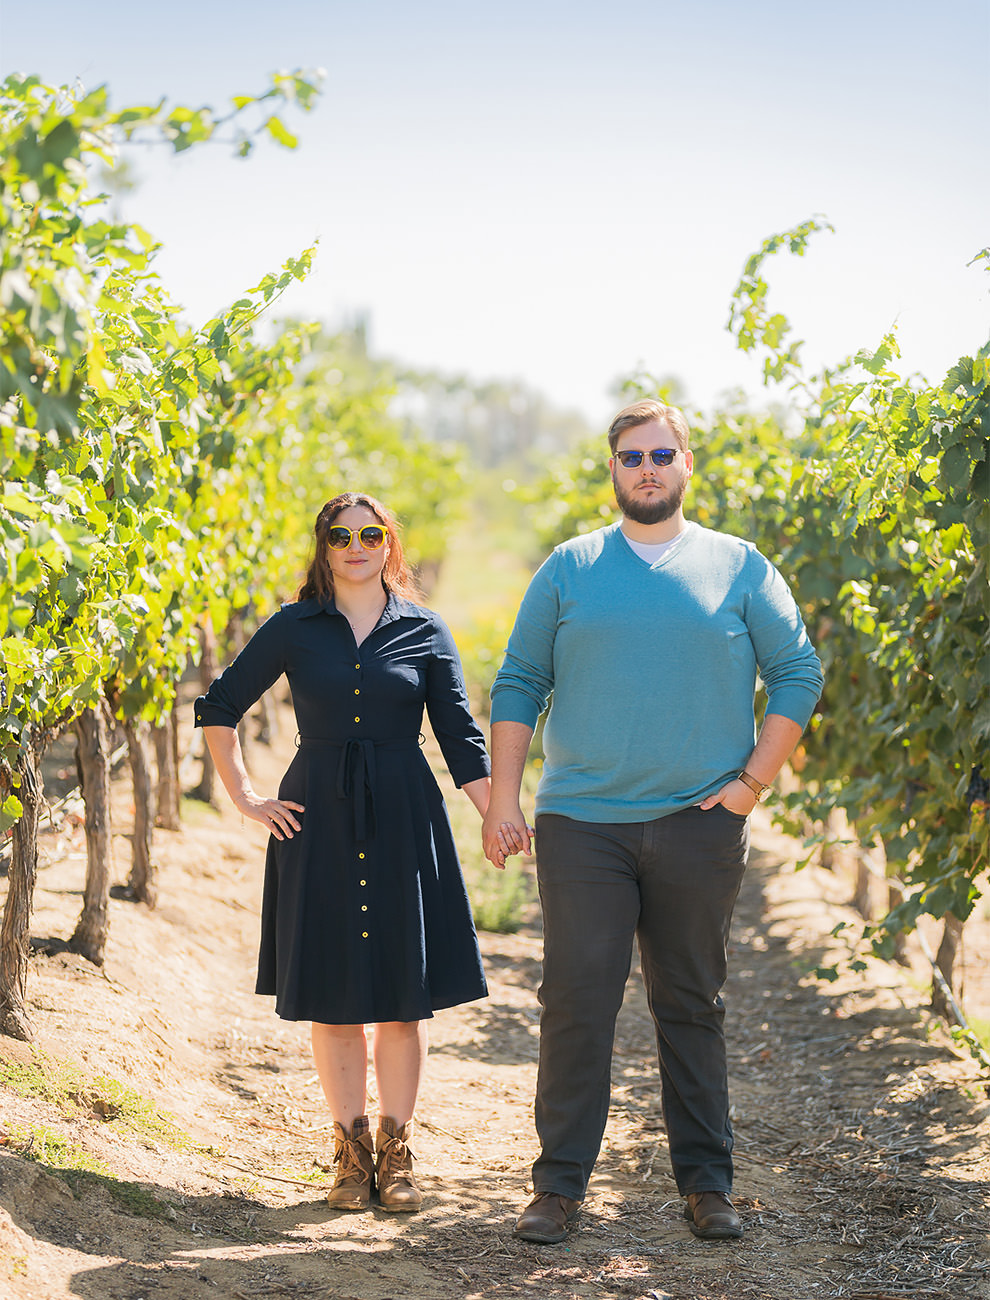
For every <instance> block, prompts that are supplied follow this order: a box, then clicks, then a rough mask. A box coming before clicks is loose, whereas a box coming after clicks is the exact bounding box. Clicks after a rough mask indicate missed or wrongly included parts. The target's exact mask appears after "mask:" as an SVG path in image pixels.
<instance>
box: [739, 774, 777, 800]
mask: <svg viewBox="0 0 990 1300" xmlns="http://www.w3.org/2000/svg"><path fill="white" fill-rule="evenodd" d="M738 779H739V780H740V781H742V783H743V785H748V786H749V788H750V789H751V790H752V791H753V793H754V794H755V795H756V801H757V803H759V801H760V800H761V799H762V798H763V796H764V795H765V794H766V792H767V791H768V790H769V789H770V787H769V786H768V785H764V784H763V782H762V781H758V780H757V779H756V777H755V776H753V775H752V773H751V772H740V773H739V778H738Z"/></svg>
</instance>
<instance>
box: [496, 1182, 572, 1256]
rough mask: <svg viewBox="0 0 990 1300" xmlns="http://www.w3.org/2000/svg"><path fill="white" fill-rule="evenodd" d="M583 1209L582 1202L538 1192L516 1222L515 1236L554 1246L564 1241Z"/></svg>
mask: <svg viewBox="0 0 990 1300" xmlns="http://www.w3.org/2000/svg"><path fill="white" fill-rule="evenodd" d="M580 1208H581V1202H580V1201H572V1200H571V1199H570V1198H569V1197H567V1196H558V1194H557V1193H556V1192H537V1194H536V1196H534V1198H533V1199H532V1201H530V1203H529V1205H527V1206H526V1208H525V1210H523V1212H522V1214H520V1216H519V1218H518V1219H517V1220H516V1226H515V1228H513V1230H512V1231H513V1235H514V1236H516V1237H522V1239H523V1241H539V1242H542V1243H543V1244H544V1245H547V1246H549V1245H552V1244H553V1243H554V1242H555V1241H563V1240H564V1238H565V1237H566V1236H567V1228H568V1225H569V1224H570V1222H571V1220H572V1219H573V1218H574V1216H575V1215H576V1214H577V1212H578V1210H579V1209H580Z"/></svg>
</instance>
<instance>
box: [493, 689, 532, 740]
mask: <svg viewBox="0 0 990 1300" xmlns="http://www.w3.org/2000/svg"><path fill="white" fill-rule="evenodd" d="M541 712H542V710H541V708H540V706H539V705H538V704H537V703H536V701H535V700H534V699H533V698H532V697H531V696H529V695H526V694H525V692H523V691H517V690H513V689H512V688H511V687H508V686H500V687H498V688H497V689H496V690H494V691H492V707H491V713H490V715H489V716H490V718H491V721H492V722H522V723H524V724H525V725H526V726H527V727H532V728H533V729H534V731H535V729H536V724H537V722H539V720H540V713H541Z"/></svg>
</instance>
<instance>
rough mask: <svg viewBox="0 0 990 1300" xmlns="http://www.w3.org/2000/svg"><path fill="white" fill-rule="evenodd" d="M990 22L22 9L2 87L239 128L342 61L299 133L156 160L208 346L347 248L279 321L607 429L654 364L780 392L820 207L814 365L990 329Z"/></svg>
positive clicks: (931, 13) (463, 11)
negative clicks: (253, 107) (240, 103)
mask: <svg viewBox="0 0 990 1300" xmlns="http://www.w3.org/2000/svg"><path fill="white" fill-rule="evenodd" d="M988 34H990V0H943V3H942V4H940V5H935V4H933V3H931V0H830V3H829V4H827V5H802V4H795V3H793V0H748V2H747V3H743V2H742V0H695V3H686V2H683V3H673V2H671V0H654V2H653V3H649V2H648V0H609V2H608V3H589V2H588V0H498V3H489V4H480V3H471V2H470V0H415V3H414V2H413V0H408V2H406V3H400V2H399V0H349V2H344V0H280V2H279V3H277V4H267V5H263V4H259V3H257V2H256V0H238V3H236V4H235V3H232V2H230V0H198V3H196V4H193V3H190V2H189V0H171V2H170V3H168V4H161V5H159V4H141V3H135V0H126V2H124V0H103V2H102V3H101V0H88V2H84V3H80V2H79V0H45V3H44V4H43V5H42V6H41V7H40V8H39V7H37V6H31V5H27V4H15V3H14V0H6V3H5V5H4V12H3V17H2V25H0V72H2V73H4V74H6V73H7V72H9V71H12V70H18V71H23V72H35V73H37V74H39V75H40V76H41V78H42V80H44V81H48V82H51V83H54V84H58V83H64V82H71V81H73V80H75V79H76V78H79V79H80V80H81V81H82V82H83V84H84V85H85V86H86V87H88V88H91V87H93V86H95V85H98V84H100V83H102V82H106V83H108V84H109V86H110V89H111V92H112V99H113V103H114V105H115V106H118V107H119V106H123V105H125V104H128V103H148V102H153V101H154V100H156V99H157V98H158V97H159V96H161V95H163V94H166V95H168V96H169V97H170V98H171V99H172V100H174V101H178V102H180V103H188V104H190V105H193V106H197V107H198V106H200V105H202V104H210V105H212V106H214V107H215V108H222V107H225V106H226V103H227V100H228V99H229V96H231V95H233V94H243V93H254V92H256V91H260V90H261V89H262V88H264V86H265V85H266V84H267V76H268V74H269V73H270V72H271V71H273V70H276V69H279V68H284V69H291V68H297V67H323V68H325V69H326V72H327V79H326V82H325V90H324V94H323V96H322V98H321V101H320V103H319V105H318V107H317V109H316V110H315V112H313V113H312V114H309V115H303V114H301V113H295V112H291V111H290V112H286V113H285V114H283V118H284V120H285V121H286V123H287V125H288V126H289V127H290V129H292V130H294V131H295V132H296V133H297V134H298V135H299V136H300V139H301V146H300V148H299V149H298V150H297V151H296V152H294V153H286V152H283V151H281V150H278V149H276V148H275V147H268V146H266V147H263V148H261V149H259V150H258V151H257V152H256V154H255V155H254V156H253V157H252V158H251V159H249V160H247V161H246V162H239V161H237V160H235V159H233V158H232V157H231V156H230V151H229V150H227V149H225V148H224V147H223V146H221V145H215V146H212V145H211V146H207V147H206V148H202V149H197V150H195V151H193V152H192V153H191V154H190V155H187V156H185V157H182V158H178V159H173V158H170V157H169V156H168V155H167V154H166V152H165V150H163V149H161V148H148V149H145V150H143V151H142V152H141V153H140V155H139V156H138V157H137V158H136V160H135V166H136V169H137V171H138V174H139V176H140V179H141V185H140V188H139V189H138V190H137V192H136V193H135V194H134V195H133V196H132V197H131V198H129V199H128V200H127V201H126V202H125V206H124V214H125V216H127V217H128V218H130V219H132V220H136V221H140V222H141V223H142V224H144V225H146V226H147V227H148V228H149V229H150V230H151V231H152V233H153V234H154V235H155V236H156V238H158V239H160V240H162V241H163V243H164V245H165V248H164V251H163V252H162V254H161V257H160V260H159V270H160V272H161V274H162V277H163V279H164V280H165V283H166V285H167V286H168V287H169V290H170V292H171V293H172V296H173V297H174V298H175V299H176V300H178V301H179V302H181V303H182V304H183V305H184V306H185V307H186V309H187V313H186V314H187V315H188V317H189V318H190V319H191V320H192V321H193V322H194V323H201V322H202V320H204V319H206V318H207V317H209V316H210V315H212V314H214V313H215V312H216V311H217V310H218V309H219V308H220V307H221V306H222V305H223V304H225V303H226V302H228V301H231V300H232V299H234V298H235V297H237V296H238V295H239V294H240V292H241V291H242V290H243V289H245V288H247V287H248V286H250V285H252V284H254V283H256V282H257V280H259V279H260V278H261V276H262V275H263V274H264V273H265V272H267V271H269V270H273V269H276V268H277V267H278V266H279V265H280V264H281V263H282V262H283V261H284V260H285V259H286V258H287V257H290V256H292V255H294V254H296V253H297V252H299V251H300V250H301V249H302V248H303V247H305V246H306V245H308V244H310V243H312V242H313V241H314V240H315V239H316V238H319V240H320V253H319V256H318V260H317V268H316V271H315V273H314V274H313V276H312V277H311V279H310V280H309V281H308V282H307V283H306V284H305V285H304V286H300V287H299V288H297V289H294V290H293V291H292V292H291V294H290V295H287V296H286V298H285V299H283V308H284V310H287V311H290V312H292V313H293V314H297V315H303V316H307V317H320V318H323V319H326V320H327V321H329V322H330V323H331V324H336V323H339V322H340V321H341V320H342V319H343V318H345V317H346V316H348V315H350V316H353V315H354V314H355V313H357V312H360V311H366V312H368V313H369V314H370V318H371V341H372V346H373V347H374V349H375V350H376V351H377V352H380V353H386V354H389V355H393V356H395V357H397V358H399V359H401V360H403V361H406V362H409V363H413V364H417V365H422V366H430V367H435V368H439V369H442V370H457V371H467V372H469V373H471V374H472V375H474V376H476V377H478V378H490V377H495V376H498V377H518V378H521V379H523V380H525V381H526V382H527V383H529V384H531V385H533V386H535V387H537V388H540V389H542V390H543V391H544V392H545V393H547V395H548V396H550V397H551V398H552V399H553V400H554V401H555V402H557V403H559V404H561V405H565V406H574V407H577V408H579V409H580V410H582V411H583V412H584V413H585V414H586V415H587V416H588V417H589V418H591V419H592V420H594V421H596V422H600V421H603V420H605V419H606V418H607V417H608V416H609V414H610V413H611V411H612V408H613V406H614V402H613V399H612V398H610V397H609V396H608V391H607V390H608V387H609V385H610V384H611V383H612V382H613V381H614V379H615V378H616V376H618V375H620V374H623V373H625V372H627V371H629V370H630V369H632V368H634V367H636V366H638V365H640V364H643V365H645V366H646V367H647V368H649V369H650V370H652V371H654V372H656V373H660V374H669V373H673V374H676V375H678V376H680V377H681V378H682V380H683V381H684V383H685V384H686V387H687V390H688V394H689V399H690V402H691V404H693V405H699V406H702V407H709V406H710V405H711V404H712V403H713V402H714V401H715V400H716V398H717V396H718V394H719V393H721V392H722V391H724V390H726V389H728V388H733V387H737V386H742V387H744V388H746V389H747V390H749V391H750V392H752V393H758V392H759V365H758V363H757V362H756V361H754V360H753V359H751V358H746V357H744V356H743V355H742V354H741V353H738V352H736V351H735V349H734V346H733V343H732V340H731V338H730V336H729V335H728V334H727V333H726V331H725V329H724V325H725V321H726V318H727V315H728V303H729V296H730V294H731V291H732V289H733V287H734V285H735V283H736V280H737V278H738V276H739V273H740V271H741V269H742V266H743V263H744V262H745V259H746V258H747V256H748V255H749V254H750V253H751V252H753V251H755V249H756V248H758V246H759V245H760V243H761V242H762V241H763V239H765V238H766V237H767V236H768V235H770V234H773V233H775V232H778V231H782V230H785V229H787V228H788V227H790V226H792V225H794V224H796V223H797V222H799V221H801V220H804V219H805V218H807V217H809V216H811V215H813V214H815V213H821V214H824V215H825V216H826V217H827V218H828V219H829V220H830V221H831V222H832V224H833V225H834V226H835V227H836V231H837V233H836V234H835V235H822V236H819V237H818V238H817V239H816V240H815V241H814V242H813V244H812V247H811V251H810V252H809V254H808V256H807V257H806V258H804V259H802V260H798V259H792V258H786V259H780V258H778V259H775V261H774V264H773V266H772V268H771V275H772V279H771V283H772V286H773V291H774V297H773V299H772V304H773V306H774V307H775V308H777V309H778V310H782V311H784V312H786V313H787V314H788V315H789V316H790V318H791V320H792V322H793V324H794V327H795V331H796V333H797V334H798V336H800V337H803V338H805V339H806V340H807V341H808V346H807V352H806V356H807V359H808V360H810V361H813V362H829V361H834V360H837V359H838V358H840V357H842V356H844V355H846V354H847V353H849V352H853V351H855V350H857V349H859V348H861V347H871V346H875V345H876V344H877V343H878V342H879V340H880V338H881V336H882V334H883V333H884V331H885V330H887V329H888V328H889V327H890V326H891V325H893V324H894V323H895V322H897V323H898V328H899V337H900V340H901V346H902V348H903V351H904V362H905V364H906V365H907V366H908V367H909V368H912V369H917V370H921V371H922V372H924V373H925V374H927V375H928V376H929V377H930V378H936V377H939V376H940V374H941V373H943V372H944V371H945V369H946V368H947V367H948V366H949V365H950V364H952V362H953V361H954V360H955V359H956V358H958V357H959V356H960V355H961V354H963V353H967V352H971V351H973V350H974V349H975V348H977V347H979V346H980V344H981V343H983V342H985V341H986V339H987V336H988V333H990V297H988V288H990V277H988V274H987V272H986V271H985V270H983V269H981V268H980V267H979V266H971V267H967V265H966V264H967V262H969V261H970V259H971V258H972V257H973V256H974V255H975V254H976V253H977V252H979V250H980V249H981V248H983V247H985V246H986V245H987V244H990V229H988V220H987V218H988V214H990V201H988V200H990V184H988V176H990V168H988V167H987V166H986V157H985V154H984V153H983V149H982V145H981V141H982V140H983V139H985V130H986V124H987V122H988V120H990V96H988V92H987V84H988V78H987V67H988V66H990V41H988Z"/></svg>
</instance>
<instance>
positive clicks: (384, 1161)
mask: <svg viewBox="0 0 990 1300" xmlns="http://www.w3.org/2000/svg"><path fill="white" fill-rule="evenodd" d="M412 1177H413V1171H412V1152H411V1151H410V1150H409V1148H408V1146H407V1145H406V1144H405V1142H403V1141H402V1139H401V1138H397V1137H391V1136H390V1137H389V1139H388V1142H387V1143H386V1144H385V1146H384V1148H382V1149H381V1163H380V1165H379V1167H378V1182H379V1185H381V1184H383V1183H395V1182H398V1181H399V1180H400V1179H401V1180H402V1181H403V1182H404V1183H408V1184H409V1185H410V1186H412Z"/></svg>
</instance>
